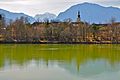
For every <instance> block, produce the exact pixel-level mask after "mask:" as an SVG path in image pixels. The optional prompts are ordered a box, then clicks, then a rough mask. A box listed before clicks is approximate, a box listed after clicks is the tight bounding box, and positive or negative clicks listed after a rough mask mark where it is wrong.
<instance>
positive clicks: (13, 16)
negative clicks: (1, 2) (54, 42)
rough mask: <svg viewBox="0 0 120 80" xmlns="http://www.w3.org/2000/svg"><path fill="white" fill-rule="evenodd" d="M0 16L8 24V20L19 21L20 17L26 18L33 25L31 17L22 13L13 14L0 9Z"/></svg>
mask: <svg viewBox="0 0 120 80" xmlns="http://www.w3.org/2000/svg"><path fill="white" fill-rule="evenodd" d="M0 14H2V15H3V16H4V17H5V20H6V22H9V21H10V20H13V21H14V20H16V19H19V18H20V17H27V18H28V21H29V22H30V23H33V22H34V21H35V19H34V18H33V17H31V16H29V15H27V14H24V13H14V12H10V11H7V10H3V9H0Z"/></svg>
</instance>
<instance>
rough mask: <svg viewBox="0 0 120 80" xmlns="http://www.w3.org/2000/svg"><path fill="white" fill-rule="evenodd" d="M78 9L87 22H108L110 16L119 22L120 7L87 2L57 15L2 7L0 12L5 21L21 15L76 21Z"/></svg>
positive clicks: (31, 19)
mask: <svg viewBox="0 0 120 80" xmlns="http://www.w3.org/2000/svg"><path fill="white" fill-rule="evenodd" d="M78 11H80V16H81V20H82V21H86V22H88V23H108V22H110V20H111V19H112V18H115V20H116V21H117V22H118V21H119V22H120V8H117V7H104V6H101V5H98V4H93V3H87V2H85V3H82V4H77V5H74V6H71V7H70V8H69V9H67V10H65V11H64V12H61V13H60V14H59V15H58V16H56V15H55V14H52V13H45V14H37V15H36V16H35V17H31V16H29V15H27V14H24V13H14V12H9V11H7V10H3V9H0V14H4V16H5V19H6V20H7V21H9V20H15V19H17V18H20V17H21V16H23V17H28V20H29V22H30V23H33V22H35V21H37V20H38V19H39V20H40V21H44V20H45V19H49V20H52V19H56V20H59V21H64V20H65V19H68V18H70V19H72V21H76V19H77V13H78Z"/></svg>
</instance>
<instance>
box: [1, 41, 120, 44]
mask: <svg viewBox="0 0 120 80" xmlns="http://www.w3.org/2000/svg"><path fill="white" fill-rule="evenodd" d="M0 44H120V42H96V41H94V42H0Z"/></svg>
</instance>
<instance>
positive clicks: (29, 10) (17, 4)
mask: <svg viewBox="0 0 120 80" xmlns="http://www.w3.org/2000/svg"><path fill="white" fill-rule="evenodd" d="M83 2H90V3H98V4H100V5H104V6H115V7H119V8H120V0H85V1H83V0H0V8H2V9H6V10H9V11H12V12H23V13H25V14H28V15H31V16H34V15H35V14H41V13H45V12H51V13H54V14H58V13H60V12H62V11H64V10H66V9H67V8H69V7H70V6H72V5H75V4H79V3H83Z"/></svg>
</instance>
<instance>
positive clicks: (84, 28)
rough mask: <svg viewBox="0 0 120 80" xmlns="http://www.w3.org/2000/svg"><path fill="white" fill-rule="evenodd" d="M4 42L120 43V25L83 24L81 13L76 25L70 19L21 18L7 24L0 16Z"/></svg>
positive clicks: (78, 15)
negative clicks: (32, 19) (43, 19)
mask: <svg viewBox="0 0 120 80" xmlns="http://www.w3.org/2000/svg"><path fill="white" fill-rule="evenodd" d="M0 43H98V44H102V43H105V44H106V43H107V44H111V43H120V23H119V22H115V20H114V19H112V20H111V22H110V23H108V24H89V23H87V22H83V21H81V16H80V12H79V11H78V12H77V14H76V22H72V21H71V19H66V20H65V21H63V22H58V21H49V20H46V21H44V22H34V23H32V24H30V23H29V22H28V21H27V19H26V18H24V17H21V18H20V19H16V20H15V21H10V22H9V24H6V23H5V20H4V17H2V15H0Z"/></svg>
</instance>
